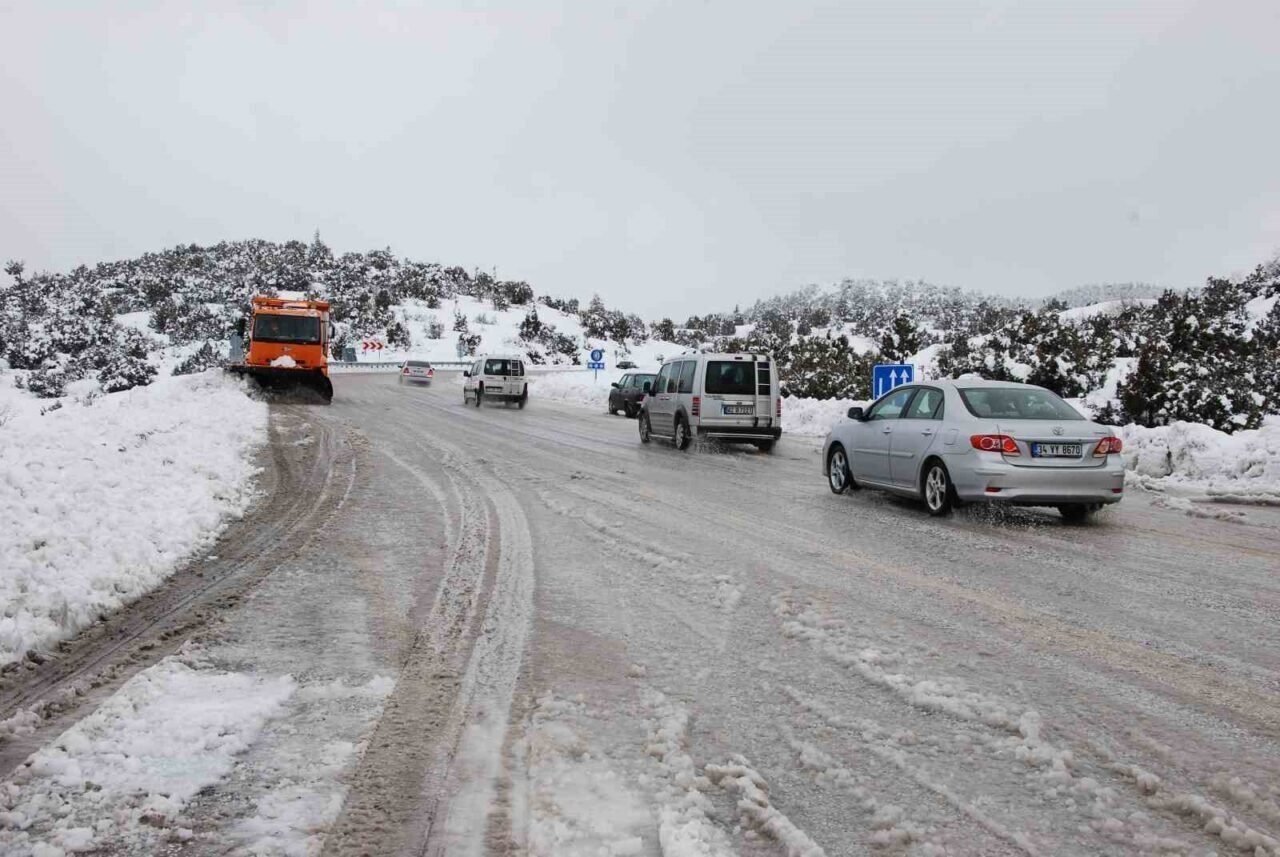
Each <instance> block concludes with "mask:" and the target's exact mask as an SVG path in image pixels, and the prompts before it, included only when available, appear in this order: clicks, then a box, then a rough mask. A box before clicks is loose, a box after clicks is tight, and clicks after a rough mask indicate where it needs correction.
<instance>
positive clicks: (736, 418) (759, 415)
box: [640, 354, 782, 452]
mask: <svg viewBox="0 0 1280 857" xmlns="http://www.w3.org/2000/svg"><path fill="white" fill-rule="evenodd" d="M781 436H782V396H781V395H780V394H779V392H778V368H777V364H776V363H775V362H774V361H773V359H772V358H771V357H770V356H769V355H768V354H684V355H681V356H680V357H671V358H668V359H667V360H666V361H665V362H664V363H663V364H662V370H661V371H660V372H659V373H658V378H657V380H656V381H654V382H653V386H652V389H651V390H650V392H649V395H647V396H646V397H645V399H644V404H643V406H642V407H641V411H640V440H641V442H642V443H648V442H649V439H650V438H651V437H663V438H670V439H671V440H672V441H674V442H675V445H676V448H677V449H688V448H689V444H690V442H692V440H693V438H695V437H708V438H715V439H717V440H727V441H741V442H745V443H753V444H755V445H756V446H757V447H758V448H759V449H761V450H762V451H764V452H768V451H769V450H771V449H773V445H774V444H775V443H776V442H777V441H778V438H780V437H781Z"/></svg>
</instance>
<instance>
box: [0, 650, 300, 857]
mask: <svg viewBox="0 0 1280 857" xmlns="http://www.w3.org/2000/svg"><path fill="white" fill-rule="evenodd" d="M293 690H294V682H293V680H292V679H291V678H289V677H288V676H283V677H277V678H261V677H255V676H250V675H244V674H239V673H228V672H222V671H217V670H209V669H198V668H194V667H192V666H191V665H189V664H188V663H185V662H184V661H183V660H181V659H179V658H166V659H165V660H163V661H161V662H160V663H158V664H156V665H155V666H153V667H151V668H149V669H147V670H145V671H144V672H142V673H139V674H138V675H136V676H134V677H133V678H132V679H130V680H129V682H128V683H126V684H125V685H124V687H123V688H121V689H120V691H119V692H118V693H116V694H115V695H114V696H112V697H111V698H110V699H108V700H107V701H106V702H105V703H103V705H102V706H100V707H99V708H98V709H97V710H96V711H95V712H93V713H92V714H90V715H89V716H87V717H85V718H84V719H82V720H81V721H80V722H79V723H77V724H76V725H74V726H72V727H71V728H70V729H68V730H67V731H66V732H64V733H63V734H62V736H61V737H59V738H58V739H57V740H56V741H54V742H52V743H51V744H49V745H48V746H46V747H44V748H43V749H41V750H40V751H38V752H37V753H35V754H34V755H33V756H32V757H31V758H30V759H29V760H28V761H27V763H26V764H25V765H23V766H22V767H20V768H18V769H17V770H16V771H15V772H14V775H13V777H12V779H11V780H10V781H8V782H5V783H0V851H3V852H4V853H5V854H12V855H14V856H15V857H18V855H22V856H23V857H26V855H32V857H60V856H61V855H63V854H65V853H68V852H82V851H125V850H129V851H136V852H137V853H155V852H156V851H158V850H159V848H160V847H161V846H162V844H163V843H165V842H182V841H186V840H188V839H190V838H191V837H192V835H193V833H192V831H191V830H190V829H188V828H186V827H184V826H183V824H182V811H183V809H184V807H186V805H187V804H188V802H190V800H191V799H192V798H193V797H194V796H195V795H196V793H197V792H199V791H200V790H201V789H203V788H205V787H207V786H209V785H212V784H213V783H216V782H218V781H219V780H221V779H222V778H224V777H225V776H227V774H228V773H229V772H230V771H231V769H232V767H233V766H234V764H235V760H236V757H237V756H238V755H239V754H240V753H242V752H244V750H246V749H247V748H248V747H249V746H250V745H251V744H252V743H253V742H254V740H255V739H256V738H257V736H258V734H259V733H260V732H261V730H262V728H263V725H264V724H265V723H266V722H267V720H268V719H270V718H271V717H273V716H275V715H277V714H278V713H279V712H280V711H281V709H282V707H283V706H284V704H285V702H286V701H287V700H288V698H289V696H290V695H291V694H292V693H293Z"/></svg>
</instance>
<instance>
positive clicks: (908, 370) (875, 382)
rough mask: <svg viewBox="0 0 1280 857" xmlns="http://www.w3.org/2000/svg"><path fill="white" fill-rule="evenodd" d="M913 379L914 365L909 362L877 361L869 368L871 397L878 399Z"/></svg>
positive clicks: (914, 373) (914, 374)
mask: <svg viewBox="0 0 1280 857" xmlns="http://www.w3.org/2000/svg"><path fill="white" fill-rule="evenodd" d="M915 379H916V367H915V366H912V365H911V364H910V363H877V364H876V365H875V366H873V367H872V368H871V398H873V399H878V398H880V397H881V396H883V395H884V394H885V393H887V392H889V391H890V390H892V389H893V388H894V387H901V386H902V385H903V384H910V383H911V382H912V381H914V380H915Z"/></svg>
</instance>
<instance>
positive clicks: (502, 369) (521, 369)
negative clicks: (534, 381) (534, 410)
mask: <svg viewBox="0 0 1280 857" xmlns="http://www.w3.org/2000/svg"><path fill="white" fill-rule="evenodd" d="M462 374H463V382H462V403H463V404H464V405H465V404H467V403H469V402H472V401H474V402H475V406H476V407H477V408H478V407H480V403H481V402H482V401H484V400H485V399H495V400H497V401H501V402H508V403H509V402H515V403H516V404H517V405H518V406H519V407H522V408H523V407H524V406H525V403H526V402H528V401H529V382H528V380H527V379H526V378H525V366H524V358H523V357H500V356H494V355H489V356H485V357H480V358H477V359H476V361H475V362H474V363H472V364H471V367H470V368H469V369H466V370H464V371H463V373H462Z"/></svg>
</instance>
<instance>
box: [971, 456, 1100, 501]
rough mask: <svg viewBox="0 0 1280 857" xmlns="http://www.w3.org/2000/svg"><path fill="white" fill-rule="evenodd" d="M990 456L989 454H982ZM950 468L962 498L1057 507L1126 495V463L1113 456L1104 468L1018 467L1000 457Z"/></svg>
mask: <svg viewBox="0 0 1280 857" xmlns="http://www.w3.org/2000/svg"><path fill="white" fill-rule="evenodd" d="M982 458H986V456H982ZM948 464H949V465H951V466H950V467H949V468H948V469H949V470H950V472H951V481H952V483H953V484H954V485H955V489H956V496H957V497H959V498H960V499H961V500H966V501H969V502H975V501H980V500H990V501H997V502H1001V503H1012V504H1014V505H1023V506H1055V505H1059V504H1063V503H1089V504H1095V503H1101V504H1108V503H1119V502H1120V500H1121V499H1122V498H1123V497H1124V465H1123V463H1122V462H1121V459H1120V456H1118V455H1113V456H1110V457H1109V460H1108V461H1107V462H1106V463H1105V464H1103V465H1102V466H1100V467H1082V468H1065V467H1053V468H1050V467H1045V468H1035V467H1015V466H1013V465H1011V464H1005V463H1003V462H1001V461H998V460H990V461H988V460H981V461H973V460H972V459H970V461H969V462H966V464H972V465H973V466H968V467H965V466H956V464H955V463H953V462H948Z"/></svg>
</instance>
